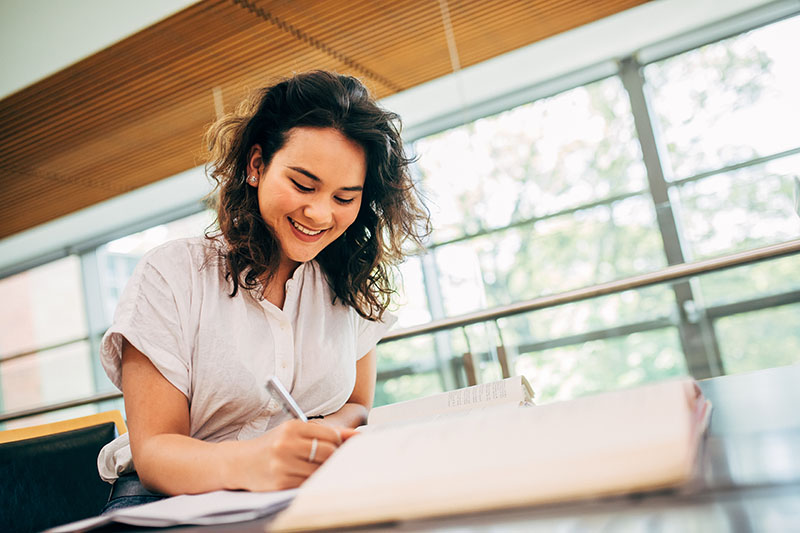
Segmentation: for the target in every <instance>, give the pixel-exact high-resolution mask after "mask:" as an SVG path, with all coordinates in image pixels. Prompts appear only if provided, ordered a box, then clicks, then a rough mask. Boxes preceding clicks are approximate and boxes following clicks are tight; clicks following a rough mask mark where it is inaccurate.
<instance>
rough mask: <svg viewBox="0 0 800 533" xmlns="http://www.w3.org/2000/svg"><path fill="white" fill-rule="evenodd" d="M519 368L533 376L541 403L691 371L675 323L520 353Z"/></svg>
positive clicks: (534, 386)
mask: <svg viewBox="0 0 800 533" xmlns="http://www.w3.org/2000/svg"><path fill="white" fill-rule="evenodd" d="M515 370H516V374H522V375H524V376H525V377H527V378H528V381H530V382H531V385H532V386H533V389H534V391H535V392H536V401H537V403H548V402H551V401H555V400H569V399H572V398H576V397H578V396H584V395H586V394H591V393H595V392H600V391H606V390H614V389H620V388H625V387H632V386H635V385H639V384H642V383H647V382H651V381H659V380H662V379H667V378H671V377H675V376H682V375H686V372H687V371H686V363H685V360H684V358H683V354H682V353H681V347H680V341H679V338H678V331H677V329H675V328H667V329H661V330H654V331H645V332H640V333H633V334H631V335H627V336H625V337H617V338H611V339H602V340H596V341H590V342H586V343H581V344H576V345H573V346H565V347H561V348H553V349H550V350H544V351H541V352H533V353H529V354H524V355H522V356H520V357H518V358H517V360H516V368H515Z"/></svg>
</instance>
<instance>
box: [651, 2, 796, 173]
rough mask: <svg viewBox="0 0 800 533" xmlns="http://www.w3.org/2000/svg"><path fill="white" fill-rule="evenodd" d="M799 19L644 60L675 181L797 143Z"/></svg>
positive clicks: (776, 151) (790, 147) (790, 146)
mask: <svg viewBox="0 0 800 533" xmlns="http://www.w3.org/2000/svg"><path fill="white" fill-rule="evenodd" d="M798 49H800V17H794V18H791V19H788V20H785V21H783V22H778V23H776V24H772V25H770V26H767V27H764V28H761V29H757V30H753V31H751V32H748V33H745V34H743V35H739V36H737V37H733V38H731V39H727V40H724V41H721V42H718V43H713V44H710V45H707V46H704V47H701V48H698V49H696V50H692V51H690V52H687V53H685V54H681V55H679V56H676V57H673V58H670V59H667V60H664V61H661V62H658V63H654V64H652V65H648V66H647V67H646V68H645V69H644V73H645V77H646V79H647V81H648V84H649V86H650V89H651V91H652V95H653V98H652V104H653V107H654V109H655V112H656V115H657V117H658V122H659V124H660V126H661V131H662V133H663V138H664V141H665V144H666V147H667V150H668V153H669V159H670V163H671V165H672V169H673V177H674V178H675V179H680V178H685V177H689V176H692V175H695V174H698V173H700V172H704V171H707V170H714V169H717V168H721V167H724V166H727V165H730V164H733V163H739V162H742V161H747V160H750V159H753V158H755V157H759V156H765V155H769V154H773V153H778V152H782V151H784V150H788V149H793V148H797V147H800V128H798V127H797V122H798V118H800V99H798V98H797V95H798V94H800V69H799V68H798V66H797V50H798Z"/></svg>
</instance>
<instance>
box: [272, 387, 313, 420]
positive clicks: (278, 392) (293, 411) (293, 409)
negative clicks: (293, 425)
mask: <svg viewBox="0 0 800 533" xmlns="http://www.w3.org/2000/svg"><path fill="white" fill-rule="evenodd" d="M267 392H268V393H269V394H270V395H271V396H272V397H273V398H275V399H276V400H278V402H279V403H280V404H281V407H283V410H284V411H286V412H287V413H289V414H290V415H292V416H293V417H295V418H297V419H298V420H302V421H303V422H308V417H306V415H305V413H303V410H302V409H300V406H299V405H297V402H295V401H294V398H292V395H291V394H289V391H287V390H286V387H284V386H283V384H281V382H280V381H278V378H276V377H275V376H273V377H271V378H269V379H268V380H267Z"/></svg>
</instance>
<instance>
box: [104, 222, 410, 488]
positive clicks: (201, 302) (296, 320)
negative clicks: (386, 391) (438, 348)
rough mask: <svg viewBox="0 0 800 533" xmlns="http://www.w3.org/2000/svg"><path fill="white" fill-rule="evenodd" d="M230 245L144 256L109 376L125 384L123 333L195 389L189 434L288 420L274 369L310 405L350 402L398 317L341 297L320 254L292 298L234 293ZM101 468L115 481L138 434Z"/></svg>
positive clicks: (318, 410) (294, 283) (217, 433)
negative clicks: (359, 367) (366, 310)
mask: <svg viewBox="0 0 800 533" xmlns="http://www.w3.org/2000/svg"><path fill="white" fill-rule="evenodd" d="M220 246H221V244H220V243H219V242H217V241H210V240H208V239H206V238H204V237H198V238H191V239H180V240H176V241H172V242H168V243H166V244H164V245H162V246H159V247H157V248H155V249H153V250H151V251H150V252H148V253H147V254H146V255H145V256H144V257H143V258H142V260H141V261H140V262H139V264H138V265H137V266H136V269H135V270H134V273H133V276H132V277H131V279H130V281H128V284H127V286H126V287H125V290H124V291H123V293H122V296H121V298H120V301H119V304H118V306H117V310H116V312H115V315H114V323H113V325H112V326H111V328H110V329H109V330H108V331H107V332H106V334H105V336H104V337H103V340H102V343H101V348H100V358H101V362H102V364H103V368H105V371H106V373H107V374H108V377H109V378H110V379H111V381H112V382H113V383H114V385H116V386H117V388H119V389H120V390H122V383H121V381H122V339H123V337H124V338H125V339H127V340H128V342H130V343H131V344H132V345H133V346H134V347H135V348H137V349H138V350H139V351H140V352H142V353H143V354H144V355H146V356H147V357H148V358H149V359H150V361H151V362H152V363H153V365H155V367H156V368H157V369H158V370H159V372H161V374H162V375H163V376H164V377H165V378H166V379H167V380H168V381H169V382H170V383H171V384H172V385H173V386H175V388H177V389H178V390H179V391H181V392H182V393H183V394H184V395H185V396H186V398H187V399H188V401H189V416H190V430H189V435H190V436H191V437H194V438H197V439H201V440H204V441H209V442H219V441H224V440H234V439H238V440H244V439H251V438H254V437H257V436H259V435H261V434H263V433H264V432H265V431H266V430H268V429H271V428H273V427H275V426H276V425H278V424H279V423H281V422H283V421H284V420H286V419H287V416H286V415H284V414H283V413H282V411H281V408H280V406H279V404H278V403H277V402H276V401H275V400H274V399H272V398H271V397H270V395H269V394H268V393H267V391H266V389H265V387H264V385H265V383H266V381H267V379H268V378H269V377H270V376H273V375H274V376H276V377H277V378H278V379H279V380H280V381H281V383H283V384H284V385H285V386H286V388H288V389H289V391H290V392H291V394H292V396H293V397H294V399H295V400H297V403H298V404H299V405H300V407H301V408H302V409H303V411H304V412H306V413H307V414H308V415H320V414H322V415H324V414H330V413H333V412H335V411H337V410H339V409H340V408H341V407H342V406H343V405H344V404H345V402H346V401H347V399H348V398H349V397H350V395H351V394H352V392H353V388H354V386H355V380H356V361H357V360H358V359H360V358H361V357H363V356H364V355H366V354H367V353H368V352H369V351H370V350H372V348H374V347H375V345H376V344H377V342H378V340H380V338H381V337H382V336H383V334H384V333H385V332H386V331H387V330H388V329H389V327H391V325H392V324H394V322H395V320H396V318H395V317H394V316H391V315H389V314H388V313H387V314H385V315H384V319H383V321H369V320H366V319H364V318H362V317H361V316H359V315H358V313H357V312H356V311H355V309H353V308H352V307H350V306H348V305H345V304H342V303H341V302H338V301H337V303H336V304H334V303H333V292H332V290H331V288H330V286H329V285H328V283H327V281H326V279H325V275H324V274H323V272H322V269H321V268H320V266H319V264H317V263H316V262H314V261H311V262H308V263H303V264H301V265H300V266H299V267H298V268H297V270H296V271H295V272H294V275H293V276H292V278H291V279H290V280H289V281H288V282H287V283H286V300H285V303H284V306H283V309H279V308H278V307H276V306H275V305H273V304H272V303H270V302H269V301H267V300H265V299H260V298H257V297H256V296H254V295H253V293H252V292H251V291H246V290H241V289H240V290H239V292H238V293H237V294H236V296H235V297H233V298H231V297H230V296H229V294H230V291H231V283H230V282H229V281H228V280H226V279H225V265H224V260H223V258H222V257H221V256H220V255H219V249H220ZM123 393H124V391H123ZM98 468H99V470H100V476H101V477H102V478H103V479H105V480H106V481H109V482H111V481H113V480H114V479H116V478H117V477H118V476H119V475H120V474H123V473H126V472H130V471H132V470H134V467H133V461H132V457H131V453H130V445H129V441H128V435H127V434H125V435H122V436H121V437H119V438H117V439H116V440H115V441H113V442H112V443H110V444H108V445H107V446H106V447H104V448H103V450H101V452H100V456H99V457H98Z"/></svg>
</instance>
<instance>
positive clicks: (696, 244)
mask: <svg viewBox="0 0 800 533" xmlns="http://www.w3.org/2000/svg"><path fill="white" fill-rule="evenodd" d="M798 117H800V115H798ZM795 175H800V156H793V157H785V158H781V159H777V160H773V161H770V162H768V163H766V164H761V165H754V166H750V167H746V168H743V169H740V170H736V171H733V172H728V173H725V174H717V175H713V176H710V177H707V178H703V179H700V180H697V181H690V182H688V183H685V184H683V185H680V186H679V187H676V188H675V189H673V191H674V192H675V193H676V195H677V197H676V204H677V205H679V208H678V209H677V210H676V211H677V212H678V213H679V217H680V222H681V226H682V227H683V235H684V237H685V244H686V246H687V247H688V250H687V251H688V252H689V255H690V257H692V258H693V259H701V258H705V257H709V256H716V255H722V254H725V253H732V252H736V251H740V250H746V249H750V248H756V247H759V246H765V245H768V244H774V243H776V242H782V241H786V240H790V239H795V238H797V237H800V216H799V215H798V213H796V212H795V207H794V203H795V194H797V193H796V192H795V190H794V188H795V185H794V176H795Z"/></svg>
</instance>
